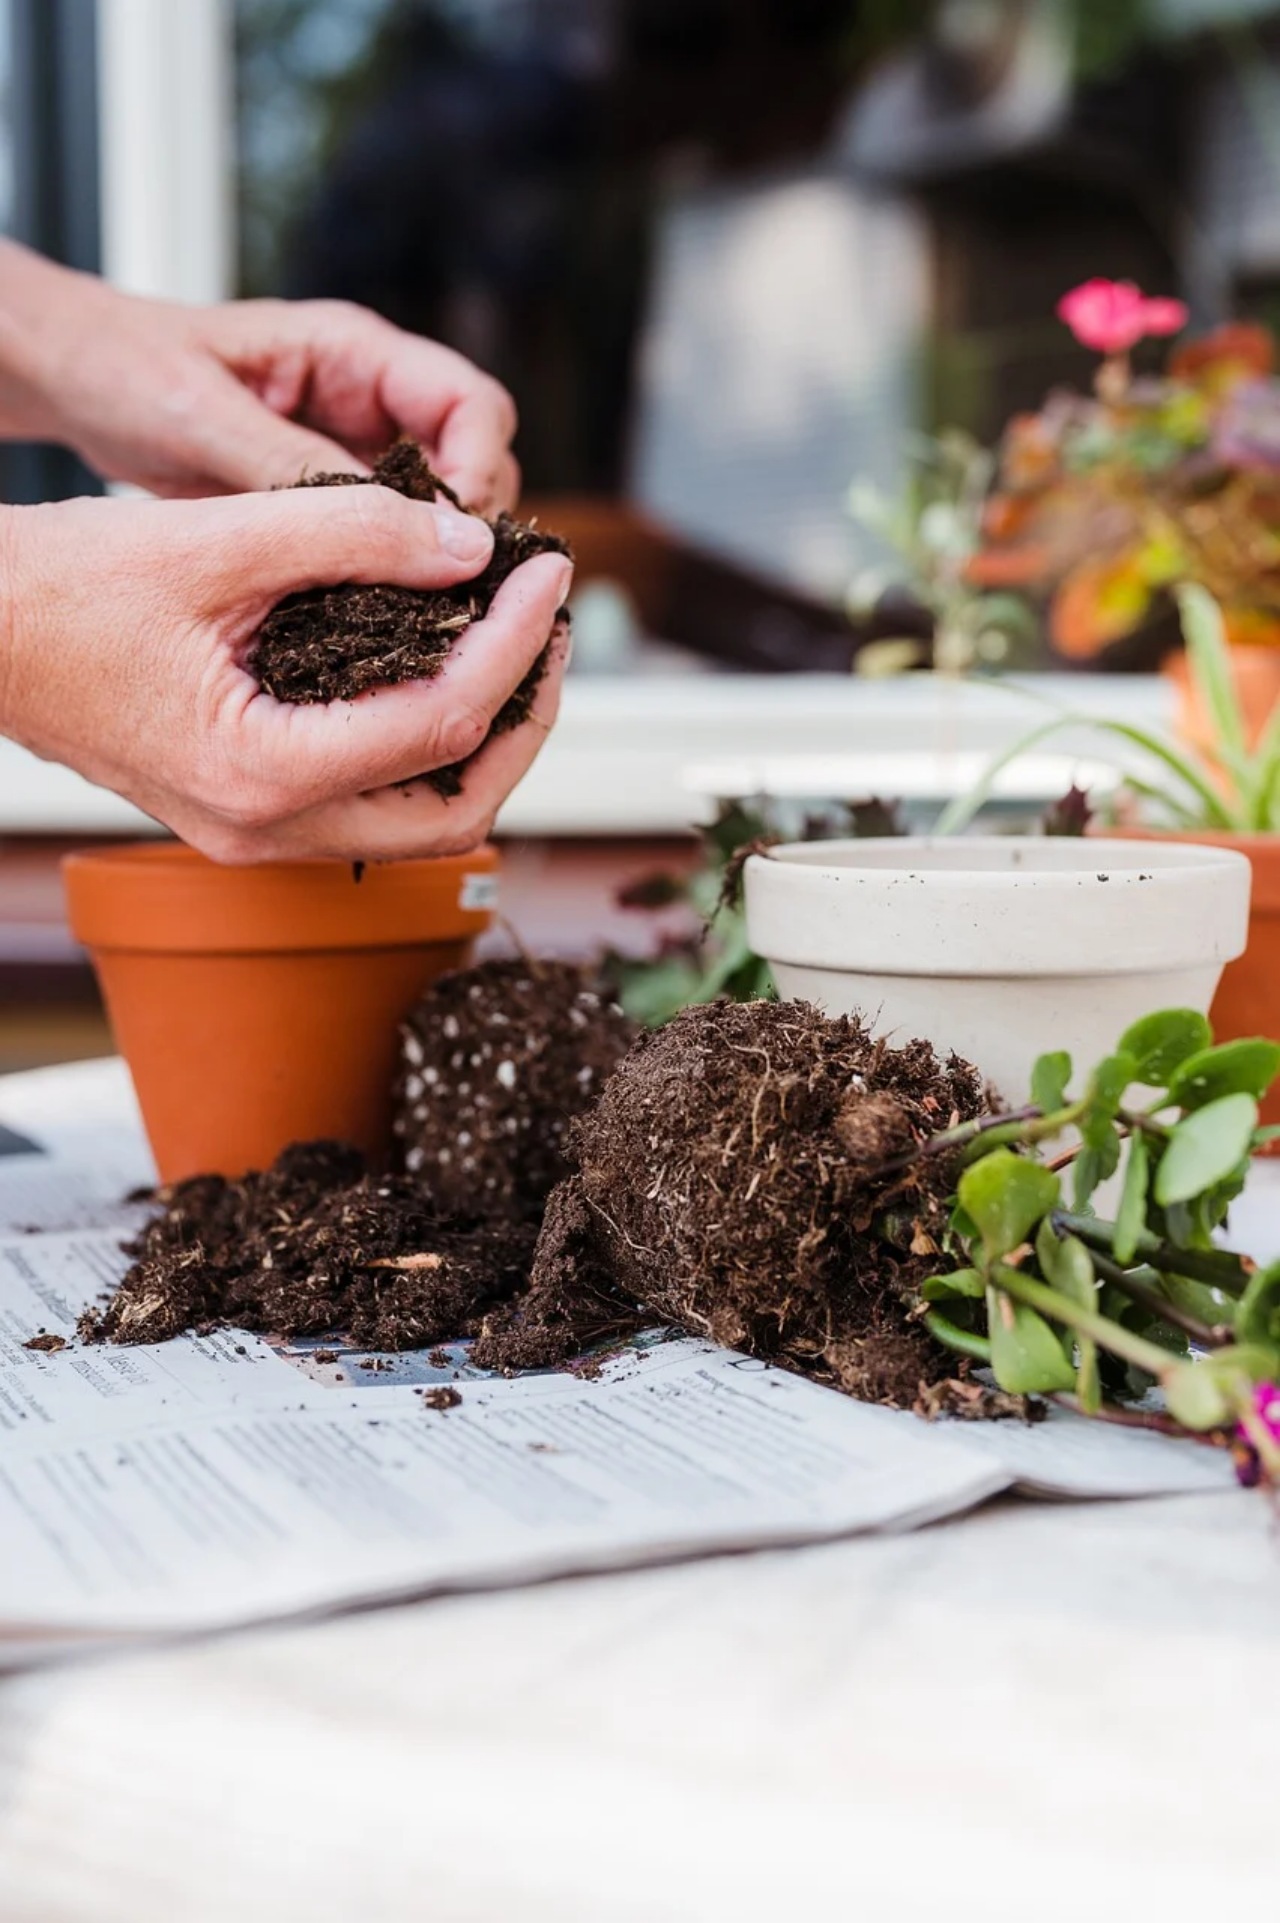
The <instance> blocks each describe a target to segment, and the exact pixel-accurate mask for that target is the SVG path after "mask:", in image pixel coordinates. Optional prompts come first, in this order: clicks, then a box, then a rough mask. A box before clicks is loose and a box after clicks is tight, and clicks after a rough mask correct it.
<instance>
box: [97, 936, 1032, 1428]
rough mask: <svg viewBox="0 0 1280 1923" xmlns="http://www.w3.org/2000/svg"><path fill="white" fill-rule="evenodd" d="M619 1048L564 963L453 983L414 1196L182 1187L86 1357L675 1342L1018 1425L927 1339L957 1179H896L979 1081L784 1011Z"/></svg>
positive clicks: (401, 1184)
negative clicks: (663, 1332) (169, 1349)
mask: <svg viewBox="0 0 1280 1923" xmlns="http://www.w3.org/2000/svg"><path fill="white" fill-rule="evenodd" d="M472 991H479V992H475V993H473V992H472ZM575 1015H581V1016H584V1017H585V1018H586V1019H585V1021H583V1022H581V1023H579V1022H578V1021H576V1020H574V1019H573V1017H574V1016H575ZM455 1030H456V1032H455ZM628 1038H629V1028H628V1025H626V1024H625V1018H622V1017H620V1016H619V1015H618V1014H617V1011H616V1010H612V1009H611V1008H610V1007H609V1005H608V1004H607V1002H605V1001H604V1000H603V998H601V997H599V996H598V995H597V991H596V990H595V989H593V988H588V987H586V986H585V982H584V977H583V975H582V974H581V972H580V971H577V970H572V969H568V968H566V967H565V966H564V965H562V964H550V963H539V964H537V966H536V967H535V966H534V965H533V964H531V963H529V962H524V961H519V962H517V961H511V962H495V963H488V964H485V965H483V966H482V967H481V968H479V969H477V970H473V971H468V972H466V973H463V974H460V975H457V976H455V977H452V978H451V979H449V980H447V981H445V982H443V983H441V984H440V985H439V986H438V988H437V989H435V990H433V991H432V994H431V995H430V996H429V997H428V998H427V999H426V1000H425V1001H424V1003H423V1004H422V1006H421V1008H420V1009H419V1011H418V1012H417V1014H416V1015H415V1017H414V1019H413V1021H412V1022H411V1024H410V1025H409V1027H408V1028H407V1030H406V1035H405V1044H406V1054H405V1060H404V1068H403V1073H402V1080H401V1100H402V1109H401V1113H402V1119H406V1120H407V1122H408V1123H409V1124H411V1128H409V1129H407V1130H406V1133H405V1137H404V1139H405V1141H406V1143H407V1144H408V1145H409V1146H410V1147H411V1148H420V1149H421V1150H422V1156H421V1161H420V1163H418V1165H417V1166H415V1168H414V1169H413V1170H412V1171H409V1172H406V1173H404V1174H399V1175H392V1176H377V1175H373V1174H371V1173H369V1172H368V1171H367V1170H366V1169H365V1168H364V1166H363V1164H362V1163H361V1161H360V1158H359V1157H358V1156H357V1155H356V1154H355V1152H354V1151H352V1150H349V1149H344V1148H341V1147H338V1146H336V1145H334V1144H332V1143H316V1144H310V1145H306V1146H303V1147H300V1148H294V1149H291V1150H288V1151H287V1152H286V1153H285V1154H284V1155H283V1156H281V1157H280V1159H279V1161H278V1162H277V1163H276V1164H275V1166H274V1168H272V1169H271V1170H268V1171H267V1172H266V1173H265V1174H260V1175H251V1176H247V1177H245V1178H244V1179H243V1180H241V1181H238V1182H227V1181H223V1180H222V1179H221V1178H217V1177H200V1178H196V1179H194V1180H192V1181H189V1182H184V1183H181V1184H179V1185H177V1186H176V1187H175V1188H173V1189H170V1190H168V1191H166V1192H164V1193H162V1195H161V1196H160V1197H159V1198H158V1199H159V1201H160V1203H161V1213H160V1214H159V1215H158V1216H157V1217H156V1219H155V1220H154V1221H153V1222H152V1223H151V1225H150V1226H149V1227H148V1228H147V1229H145V1230H144V1231H143V1233H142V1234H141V1235H140V1236H139V1237H138V1239H137V1240H136V1241H135V1242H134V1243H133V1244H132V1245H131V1249H130V1252H131V1253H132V1254H133V1255H134V1258H135V1261H134V1266H133V1268H132V1269H131V1270H130V1272H129V1274H128V1275H127V1276H126V1278H125V1280H124V1281H123V1283H122V1284H121V1286H120V1288H119V1289H118V1291H117V1292H116V1294H115V1296H114V1297H113V1298H112V1299H111V1300H110V1302H109V1303H108V1304H107V1305H106V1306H105V1308H103V1309H101V1310H92V1311H89V1312H88V1313H87V1314H86V1316H85V1317H84V1318H83V1320H82V1323H81V1333H82V1335H84V1336H85V1337H86V1338H87V1339H90V1340H101V1339H109V1340H114V1341H118V1342H142V1341H159V1340H163V1339H165V1338H166V1337H168V1336H170V1335H174V1334H177V1333H178V1332H179V1331H181V1330H182V1329H186V1328H192V1327H194V1328H208V1327H212V1326H216V1325H218V1324H232V1325H235V1324H238V1325H240V1326H246V1327H249V1328H252V1329H259V1330H262V1331H264V1332H266V1333H273V1334H280V1335H303V1334H315V1335H319V1334H325V1333H328V1332H333V1331H339V1330H341V1331H343V1332H344V1333H346V1334H347V1335H348V1336H349V1337H350V1339H351V1340H352V1342H354V1343H356V1344H358V1345H359V1346H360V1347H362V1348H366V1349H371V1350H395V1349H407V1348H423V1349H425V1348H430V1347H431V1346H432V1345H437V1344H440V1343H443V1342H445V1341H447V1340H450V1339H453V1338H456V1337H460V1336H467V1335H475V1336H477V1337H478V1339H477V1341H476V1344H475V1347H474V1349H473V1352H472V1359H473V1360H474V1361H475V1362H476V1363H477V1364H479V1365H481V1366H482V1367H487V1368H493V1369H500V1370H503V1371H505V1372H515V1371H518V1370H521V1369H530V1368H546V1367H551V1366H558V1365H563V1364H565V1363H568V1362H571V1361H573V1359H574V1358H577V1357H580V1356H581V1354H582V1352H583V1351H584V1350H585V1349H588V1348H591V1347H593V1346H598V1345H600V1344H604V1343H615V1342H618V1341H621V1340H625V1338H626V1337H628V1336H629V1335H631V1334H634V1333H635V1332H637V1331H638V1330H640V1329H641V1328H645V1327H651V1326H652V1325H653V1324H654V1323H666V1324H671V1325H674V1326H676V1327H678V1328H682V1329H685V1330H688V1331H690V1332H692V1333H694V1334H699V1335H704V1336H707V1337H709V1338H710V1339H711V1340H713V1341H716V1342H720V1343H724V1344H726V1345H728V1346H730V1347H736V1348H740V1349H743V1350H745V1351H747V1352H748V1353H751V1354H754V1355H758V1356H761V1357H763V1358H766V1359H768V1360H771V1361H774V1362H776V1363H778V1364H780V1365H781V1366H784V1367H787V1368H791V1369H795V1370H799V1371H801V1372H803V1373H805V1374H807V1375H810V1376H812V1377H814V1378H815V1379H816V1380H818V1381H821V1382H824V1383H827V1384H829V1385H831V1386H834V1387H836V1388H839V1389H842V1390H845V1391H846V1392H848V1393H850V1394H853V1395H857V1396H861V1397H864V1398H866V1399H868V1400H872V1401H877V1402H883V1403H889V1404H891V1405H893V1406H898V1407H908V1408H910V1407H915V1408H919V1409H920V1410H921V1411H922V1413H929V1414H939V1413H953V1414H961V1415H979V1414H980V1415H1002V1414H1012V1413H1025V1412H1026V1411H1025V1405H1023V1404H1022V1403H1021V1401H1020V1400H1019V1399H1017V1398H1009V1397H1003V1398H1002V1397H999V1396H997V1395H995V1394H994V1393H993V1392H991V1391H988V1390H985V1389H982V1388H980V1387H979V1386H978V1385H977V1384H975V1383H973V1382H972V1380H968V1379H963V1378H967V1376H968V1370H967V1367H966V1366H965V1365H963V1364H961V1365H959V1366H958V1367H957V1364H956V1362H955V1360H954V1358H952V1357H950V1356H949V1355H948V1354H946V1353H945V1352H944V1351H943V1350H941V1349H940V1348H939V1347H938V1346H937V1345H936V1344H935V1343H934V1341H933V1340H932V1338H931V1337H930V1336H929V1335H928V1333H927V1331H926V1330H925V1329H924V1327H923V1326H922V1324H921V1323H920V1321H919V1320H918V1317H917V1312H916V1294H915V1291H916V1289H917V1287H918V1284H919V1282H920V1281H921V1280H922V1278H923V1277H924V1276H925V1275H927V1274H928V1273H930V1272H931V1270H932V1269H933V1268H935V1267H936V1266H937V1265H938V1255H939V1247H940V1245H941V1242H942V1240H943V1237H944V1234H945V1230H946V1223H947V1198H948V1196H949V1194H950V1192H951V1190H952V1188H953V1185H954V1181H955V1178H956V1174H957V1169H956V1166H955V1161H954V1158H950V1157H946V1156H936V1155H934V1156H928V1157H918V1158H916V1159H915V1160H908V1161H906V1162H905V1165H904V1161H903V1158H904V1157H906V1156H909V1154H910V1151H911V1150H912V1149H913V1147H914V1146H916V1145H917V1144H918V1143H920V1142H921V1141H922V1140H924V1139H925V1138H926V1137H928V1136H931V1135H934V1134H937V1133H938V1132H940V1131H941V1130H942V1129H945V1128H946V1127H948V1126H950V1125H953V1124H954V1123H956V1122H959V1121H965V1120H969V1119H971V1118H973V1117H976V1116H978V1115H980V1114H982V1113H983V1112H984V1110H985V1108H986V1107H987V1105H988V1104H987V1101H986V1096H985V1091H984V1089H983V1087H982V1083H981V1079H980V1077H979V1076H978V1074H977V1072H976V1071H975V1070H974V1069H973V1068H971V1067H970V1066H969V1065H968V1064H967V1063H965V1062H962V1061H960V1060H958V1059H957V1058H956V1057H954V1056H953V1057H952V1058H950V1060H948V1061H945V1062H944V1061H941V1060H939V1059H938V1057H937V1056H936V1055H935V1054H934V1052H933V1050H932V1049H931V1048H930V1047H929V1046H928V1045H927V1044H925V1043H923V1042H912V1043H909V1044H907V1045H906V1046H905V1047H902V1048H892V1047H889V1046H888V1045H887V1044H885V1043H884V1042H878V1041H875V1040H873V1039H872V1038H871V1037H870V1036H869V1035H868V1033H867V1031H866V1030H865V1028H864V1027H863V1026H862V1024H861V1023H860V1022H859V1021H858V1020H857V1019H856V1018H853V1017H841V1018H838V1019H834V1020H833V1019H829V1018H827V1017H825V1016H823V1015H822V1014H821V1013H819V1011H817V1010H816V1009H814V1008H811V1007H809V1006H808V1005H807V1004H804V1003H799V1002H782V1003H779V1002H752V1003H746V1004H731V1003H717V1004H712V1005H711V1006H707V1007H699V1008H691V1009H687V1010H686V1011H685V1012H684V1013H683V1014H681V1015H678V1016H677V1017H676V1018H675V1019H674V1020H673V1021H672V1022H670V1023H669V1024H668V1025H667V1026H666V1027H665V1028H663V1029H661V1030H658V1031H656V1032H650V1033H645V1034H643V1035H642V1036H641V1037H640V1039H639V1040H638V1041H636V1042H635V1044H634V1046H633V1047H632V1048H631V1050H630V1052H629V1053H626V1054H625V1055H624V1050H625V1049H626V1046H627V1041H628ZM414 1044H416V1046H413V1045H414ZM486 1049H487V1050H488V1051H489V1052H488V1053H485V1050H486ZM459 1056H460V1057H461V1059H456V1058H457V1057H459ZM477 1057H478V1060H477V1059H476V1058H477ZM620 1057H621V1058H622V1059H621V1060H619V1058H620ZM503 1063H511V1064H513V1066H514V1069H515V1073H514V1078H513V1077H512V1076H509V1075H507V1074H505V1073H504V1074H502V1075H501V1076H500V1075H499V1074H498V1073H497V1071H498V1068H499V1067H500V1066H501V1065H502V1064H503ZM587 1067H590V1068H591V1069H592V1071H593V1072H592V1075H591V1077H590V1078H585V1077H584V1075H583V1070H584V1069H585V1068H587ZM428 1069H434V1070H435V1071H436V1080H435V1081H431V1080H430V1079H429V1078H428V1076H427V1073H426V1071H427V1070H428ZM610 1070H612V1073H610ZM606 1078H607V1079H606ZM600 1081H603V1082H604V1086H603V1091H602V1093H601V1095H600V1098H599V1100H598V1101H596V1102H595V1104H594V1106H590V1105H589V1102H590V1095H591V1094H592V1093H594V1090H595V1087H596V1086H597V1085H598V1083H599V1082H600ZM417 1083H420V1084H421V1090H419V1089H418V1088H417V1086H416V1084H417ZM428 1091H429V1093H430V1096H431V1100H430V1101H429V1102H427V1101H425V1100H424V1099H423V1097H424V1096H425V1095H426V1094H427V1092H428ZM499 1092H500V1094H499ZM508 1098H510V1103H508ZM405 1104H407V1106H405ZM424 1108H425V1110H426V1113H425V1114H420V1113H419V1112H418V1111H419V1110H420V1109H424ZM570 1115H574V1116H576V1119H573V1120H572V1121H570V1120H569V1117H570ZM552 1143H554V1150H553V1149H552V1147H551V1144H552ZM442 1151H445V1152H447V1159H445V1160H443V1161H442V1160H441V1154H442ZM566 1151H567V1155H568V1160H569V1162H570V1163H571V1164H572V1165H573V1166H572V1172H571V1173H570V1174H569V1175H568V1176H567V1177H566V1179H564V1180H562V1181H560V1182H559V1183H558V1185H557V1186H556V1187H555V1188H554V1189H552V1191H551V1193H550V1197H549V1199H548V1200H547V1201H546V1203H545V1213H544V1212H543V1210H542V1206H541V1203H542V1198H543V1197H544V1196H545V1195H546V1191H547V1188H548V1186H549V1185H550V1183H551V1182H552V1181H553V1180H554V1179H555V1175H556V1173H557V1171H558V1170H559V1169H560V1168H561V1167H563V1166H564V1156H565V1153H566ZM417 1159H418V1158H416V1157H415V1162H417ZM468 1160H470V1161H471V1162H473V1163H474V1166H472V1167H468V1166H467V1162H468ZM490 1182H492V1184H493V1186H492V1187H489V1186H488V1184H489V1183H490ZM540 1216H541V1218H542V1219H541V1232H540V1233H539V1230H538V1221H539V1217H540ZM535 1240H536V1250H535V1246H534V1245H535ZM437 1359H439V1360H446V1361H447V1359H448V1358H447V1355H445V1354H444V1352H443V1351H437ZM957 1377H958V1378H962V1379H959V1380H957V1379H956V1378H957Z"/></svg>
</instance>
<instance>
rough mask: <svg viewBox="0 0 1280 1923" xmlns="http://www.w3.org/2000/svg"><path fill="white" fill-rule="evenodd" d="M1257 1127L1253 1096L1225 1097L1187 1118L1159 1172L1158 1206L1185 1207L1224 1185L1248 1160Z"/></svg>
mask: <svg viewBox="0 0 1280 1923" xmlns="http://www.w3.org/2000/svg"><path fill="white" fill-rule="evenodd" d="M1257 1123H1258V1104H1257V1103H1256V1102H1255V1101H1254V1099H1253V1096H1252V1095H1222V1096H1219V1098H1218V1099H1217V1101H1214V1102H1208V1103H1206V1105H1205V1106H1204V1107H1203V1108H1198V1109H1195V1110H1193V1111H1192V1113H1191V1114H1189V1115H1186V1116H1184V1117H1183V1119H1182V1121H1180V1122H1179V1123H1178V1124H1177V1126H1176V1128H1174V1129H1173V1131H1172V1133H1171V1134H1170V1136H1169V1142H1168V1146H1167V1147H1166V1148H1165V1150H1164V1152H1163V1154H1162V1155H1161V1157H1160V1163H1159V1167H1158V1168H1157V1169H1156V1180H1155V1196H1156V1201H1157V1202H1159V1203H1160V1205H1161V1206H1162V1207H1167V1206H1168V1205H1169V1204H1170V1203H1173V1202H1187V1201H1190V1199H1191V1198H1192V1196H1196V1195H1199V1194H1201V1193H1202V1192H1203V1191H1204V1190H1205V1189H1209V1188H1212V1187H1213V1186H1214V1185H1215V1184H1216V1183H1218V1182H1223V1181H1225V1180H1226V1178H1227V1177H1228V1176H1229V1175H1232V1174H1233V1173H1234V1172H1235V1171H1236V1169H1237V1168H1238V1167H1239V1165H1240V1164H1241V1163H1242V1162H1243V1161H1245V1159H1246V1158H1247V1156H1248V1154H1249V1149H1250V1146H1251V1143H1252V1139H1253V1131H1254V1129H1255V1128H1256V1127H1257Z"/></svg>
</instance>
